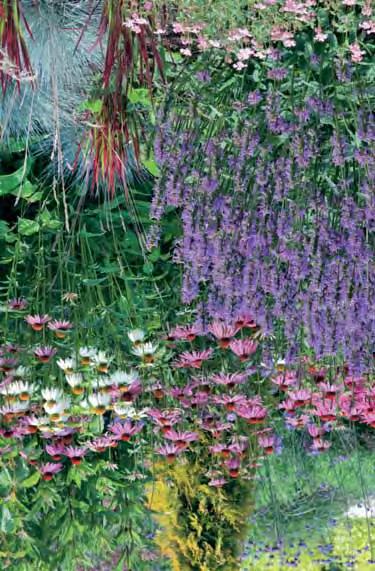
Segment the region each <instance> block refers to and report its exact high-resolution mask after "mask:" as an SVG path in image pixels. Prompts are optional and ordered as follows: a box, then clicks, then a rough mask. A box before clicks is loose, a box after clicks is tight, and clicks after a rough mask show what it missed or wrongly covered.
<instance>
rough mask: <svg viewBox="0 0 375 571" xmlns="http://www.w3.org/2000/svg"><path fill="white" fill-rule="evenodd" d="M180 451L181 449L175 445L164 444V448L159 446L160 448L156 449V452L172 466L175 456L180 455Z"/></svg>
mask: <svg viewBox="0 0 375 571" xmlns="http://www.w3.org/2000/svg"><path fill="white" fill-rule="evenodd" d="M182 451H183V449H182V448H181V447H179V446H177V445H176V444H166V445H165V446H161V447H160V448H158V449H157V452H158V453H159V454H161V455H162V456H165V457H166V459H167V462H168V463H169V464H172V462H174V460H175V458H176V456H177V455H178V454H181V452H182Z"/></svg>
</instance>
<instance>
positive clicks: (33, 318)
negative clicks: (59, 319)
mask: <svg viewBox="0 0 375 571" xmlns="http://www.w3.org/2000/svg"><path fill="white" fill-rule="evenodd" d="M25 321H26V322H27V323H28V324H29V325H31V328H32V329H34V331H41V330H42V329H43V327H44V325H45V324H46V323H48V322H49V321H51V317H50V316H49V315H47V314H45V315H28V316H27V317H25Z"/></svg>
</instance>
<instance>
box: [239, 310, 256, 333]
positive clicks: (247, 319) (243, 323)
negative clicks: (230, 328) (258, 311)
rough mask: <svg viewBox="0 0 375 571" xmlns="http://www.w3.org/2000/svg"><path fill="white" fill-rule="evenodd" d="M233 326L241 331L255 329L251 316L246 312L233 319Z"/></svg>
mask: <svg viewBox="0 0 375 571" xmlns="http://www.w3.org/2000/svg"><path fill="white" fill-rule="evenodd" d="M234 326H235V327H237V328H239V329H243V328H245V327H248V328H249V329H255V328H256V327H257V324H256V322H255V321H254V319H253V316H252V315H251V313H249V312H248V311H242V312H239V313H238V314H237V316H236V318H235V322H234Z"/></svg>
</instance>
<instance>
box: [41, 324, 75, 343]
mask: <svg viewBox="0 0 375 571" xmlns="http://www.w3.org/2000/svg"><path fill="white" fill-rule="evenodd" d="M47 327H48V329H50V330H51V331H53V332H54V333H55V335H56V337H57V338H58V339H64V337H65V336H66V333H67V332H68V331H69V330H70V329H72V327H73V324H72V323H70V321H59V320H57V319H54V320H53V321H50V323H48V326H47Z"/></svg>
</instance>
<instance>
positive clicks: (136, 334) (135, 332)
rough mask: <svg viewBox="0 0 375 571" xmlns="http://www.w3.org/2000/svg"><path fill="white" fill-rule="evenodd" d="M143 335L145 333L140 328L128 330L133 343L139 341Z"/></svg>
mask: <svg viewBox="0 0 375 571" xmlns="http://www.w3.org/2000/svg"><path fill="white" fill-rule="evenodd" d="M145 335H146V334H145V332H144V331H142V329H132V330H131V331H128V337H129V339H130V341H131V342H132V343H133V344H134V345H135V344H138V343H141V342H142V341H143V339H144V338H145Z"/></svg>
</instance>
